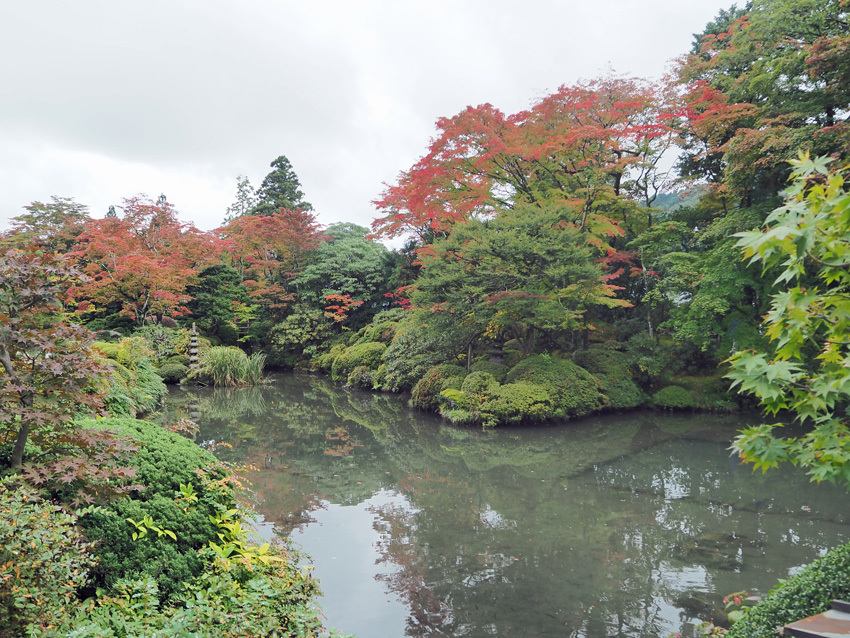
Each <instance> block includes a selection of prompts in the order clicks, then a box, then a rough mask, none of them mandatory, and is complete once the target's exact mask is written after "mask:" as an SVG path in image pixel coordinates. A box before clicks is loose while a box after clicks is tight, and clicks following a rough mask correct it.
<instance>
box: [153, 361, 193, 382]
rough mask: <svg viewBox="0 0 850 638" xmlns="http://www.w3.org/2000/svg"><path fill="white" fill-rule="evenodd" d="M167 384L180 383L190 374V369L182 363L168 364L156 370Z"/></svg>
mask: <svg viewBox="0 0 850 638" xmlns="http://www.w3.org/2000/svg"><path fill="white" fill-rule="evenodd" d="M156 373H157V374H158V375H159V376H160V377H162V380H163V381H164V382H165V383H180V381H182V380H183V379H185V378H186V375H187V374H189V368H188V367H186V366H184V365H182V364H180V363H166V364H164V365H161V366H159V367H158V368H157V369H156Z"/></svg>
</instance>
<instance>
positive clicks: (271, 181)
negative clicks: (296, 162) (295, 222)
mask: <svg viewBox="0 0 850 638" xmlns="http://www.w3.org/2000/svg"><path fill="white" fill-rule="evenodd" d="M270 166H271V167H272V169H274V170H272V172H271V173H269V174H268V175H266V177H265V179H264V180H263V183H262V184H260V188H259V189H257V203H256V205H255V206H254V207H253V208H252V209H251V211H250V214H251V215H271V214H273V213H276V212H278V210H279V209H281V208H285V209H287V210H295V209H300V210H304V211H311V210H313V205H312V204H311V203H310V202H308V201H306V200H305V199H304V193H303V192H301V182H300V181H299V180H298V176H297V175H296V174H295V171H294V170H293V169H292V164H290V163H289V160H288V159H286V156H284V155H281V156H280V157H278V158H277V159H276V160H274V161H273V162H272V163H271V164H270Z"/></svg>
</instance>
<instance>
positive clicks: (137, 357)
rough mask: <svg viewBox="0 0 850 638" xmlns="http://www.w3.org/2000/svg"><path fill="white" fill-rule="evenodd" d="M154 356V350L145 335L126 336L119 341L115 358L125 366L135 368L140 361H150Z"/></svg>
mask: <svg viewBox="0 0 850 638" xmlns="http://www.w3.org/2000/svg"><path fill="white" fill-rule="evenodd" d="M153 356H154V351H153V350H152V349H151V348H150V347H149V346H148V342H147V341H146V340H145V338H144V337H124V338H123V339H121V341H119V342H118V352H117V354H116V356H115V360H116V361H118V363H120V364H121V365H123V366H124V367H126V368H128V369H130V370H135V369H136V366H137V365H139V363H141V362H142V361H150V360H151V359H152V358H153Z"/></svg>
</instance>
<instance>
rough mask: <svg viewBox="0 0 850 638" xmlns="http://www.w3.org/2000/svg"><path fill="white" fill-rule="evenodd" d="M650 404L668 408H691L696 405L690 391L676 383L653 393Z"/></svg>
mask: <svg viewBox="0 0 850 638" xmlns="http://www.w3.org/2000/svg"><path fill="white" fill-rule="evenodd" d="M652 404H653V405H654V406H655V407H657V408H664V409H668V410H693V409H694V408H695V407H696V404H695V403H694V399H693V397H692V396H691V393H690V392H688V391H687V390H685V388H683V387H681V386H678V385H668V386H667V387H666V388H662V389H661V390H659V391H658V392H656V393H655V394H653V395H652Z"/></svg>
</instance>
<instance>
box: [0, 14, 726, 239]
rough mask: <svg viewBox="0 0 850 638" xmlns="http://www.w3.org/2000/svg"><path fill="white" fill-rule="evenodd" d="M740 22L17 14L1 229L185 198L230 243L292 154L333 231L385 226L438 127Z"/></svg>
mask: <svg viewBox="0 0 850 638" xmlns="http://www.w3.org/2000/svg"><path fill="white" fill-rule="evenodd" d="M726 6H727V3H726V2H719V1H717V0H712V1H711V2H681V0H679V1H675V0H659V1H657V2H650V3H635V2H631V1H628V2H627V1H624V0H599V1H598V2H595V3H576V2H564V1H563V0H561V1H558V0H530V1H528V2H525V3H517V2H508V1H507V0H490V1H487V2H485V1H482V0H469V1H465V2H448V1H446V0H443V1H440V0H432V1H427V2H426V1H419V2H390V1H384V2H378V1H371V2H370V1H365V2H350V1H343V0H334V1H317V2H294V1H293V2H283V1H280V0H254V1H252V2H248V3H236V2H225V1H223V0H212V1H204V2H199V1H174V0H172V1H164V0H159V1H157V0H148V1H147V2H144V3H119V2H113V1H91V0H88V1H82V2H76V3H69V2H64V1H60V0H43V1H38V2H29V3H15V4H11V3H7V4H5V5H3V6H2V7H0V78H2V92H3V99H2V100H0V140H2V141H3V144H2V145H0V181H2V183H3V184H4V188H3V190H2V192H0V224H2V223H3V222H4V221H5V220H8V218H9V217H11V216H13V215H16V214H18V213H19V212H20V207H21V206H23V205H25V204H27V203H28V202H30V201H32V200H35V199H42V200H45V199H48V198H49V196H50V195H54V194H55V195H63V196H73V197H76V198H77V199H78V201H81V202H84V203H89V204H91V206H92V210H93V212H94V213H95V214H100V213H102V212H104V211H105V209H106V207H107V206H108V205H109V204H110V203H118V202H119V201H120V198H121V197H123V196H131V195H133V194H135V193H137V192H147V193H148V194H150V195H153V196H155V195H157V194H158V193H159V192H166V193H167V194H168V196H169V199H170V200H171V201H172V202H174V204H175V205H176V206H177V207H178V210H180V211H181V212H182V214H183V215H184V217H185V218H186V219H188V220H192V221H193V222H195V223H196V224H197V225H198V226H200V227H202V228H212V227H214V226H216V225H218V224H219V223H220V221H221V219H222V217H223V214H224V209H225V208H226V207H227V205H228V204H229V203H230V201H231V199H232V197H233V193H234V192H235V178H236V175H237V174H238V173H247V174H248V175H249V176H250V177H251V179H252V181H253V182H254V183H255V184H256V183H258V182H259V181H260V180H261V179H262V177H263V176H264V175H265V173H266V171H267V167H268V163H269V162H270V161H271V160H272V159H274V158H275V157H276V156H278V155H280V154H285V155H287V156H288V157H289V159H290V160H291V161H292V164H293V166H294V168H295V170H296V172H297V173H298V175H299V177H300V178H301V181H302V184H303V187H304V191H305V193H306V195H307V198H308V199H309V200H310V201H311V202H313V204H314V205H315V206H316V209H317V211H318V212H319V215H320V221H322V222H323V223H331V222H334V221H339V220H343V219H345V220H351V221H357V222H358V223H362V224H367V223H368V222H369V221H370V220H371V218H372V216H373V214H374V212H373V210H372V207H371V205H370V203H369V202H370V200H372V199H374V198H375V197H377V196H378V195H379V193H380V192H381V190H382V186H381V183H382V182H385V181H392V180H393V179H394V178H395V176H396V175H397V173H398V172H399V171H400V170H403V169H405V168H407V167H409V166H410V164H411V163H412V162H414V161H415V160H416V159H417V157H419V156H420V155H421V154H422V153H423V152H424V151H425V148H426V146H427V143H428V140H429V138H430V137H431V135H433V133H434V127H433V125H434V121H435V120H436V119H437V118H438V117H440V116H443V115H452V114H454V113H456V112H457V111H459V110H460V109H462V108H464V107H465V106H466V105H468V104H479V103H483V102H490V103H493V104H494V105H496V106H497V107H499V108H501V109H502V110H504V111H506V112H515V111H517V110H519V109H522V108H525V107H526V106H527V105H528V104H529V103H530V102H531V101H532V100H534V99H535V98H537V97H539V96H541V95H543V94H545V93H546V92H547V91H551V90H554V89H555V88H556V87H557V86H559V85H560V84H564V83H572V82H575V81H576V80H578V79H579V78H582V77H584V78H589V77H593V76H595V75H598V74H600V73H602V72H604V70H605V69H606V68H607V66H608V65H610V66H611V67H612V68H613V69H615V70H616V71H617V72H619V73H624V74H632V75H639V76H646V75H660V74H661V73H662V71H663V70H664V65H665V62H666V61H667V60H668V59H670V58H672V57H674V56H676V55H679V54H681V53H683V52H685V51H686V50H687V49H688V48H689V46H690V42H691V39H692V36H691V34H692V33H694V32H698V31H700V30H701V29H702V28H703V26H704V24H705V23H706V21H707V20H709V19H710V18H711V17H713V16H714V15H715V14H716V13H717V10H718V9H719V8H721V7H726Z"/></svg>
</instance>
